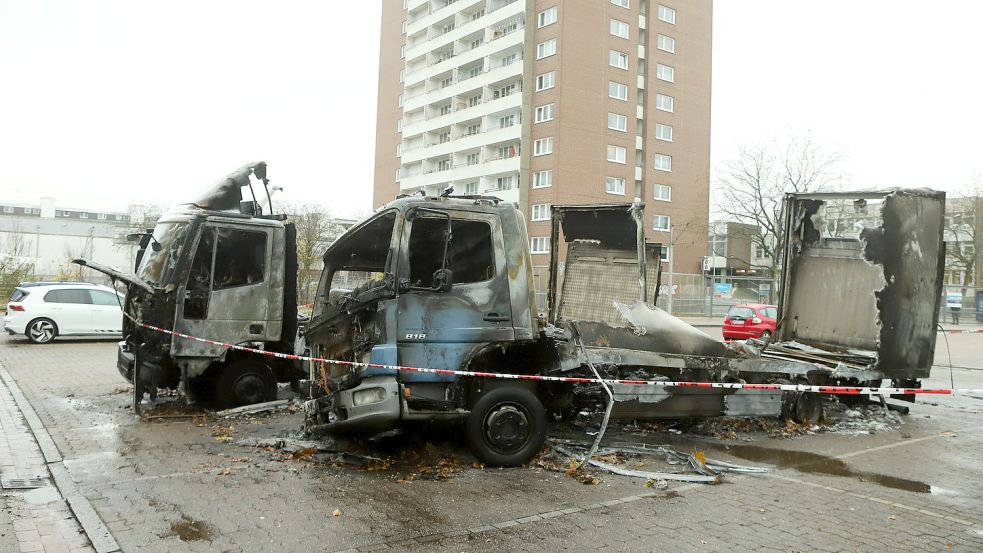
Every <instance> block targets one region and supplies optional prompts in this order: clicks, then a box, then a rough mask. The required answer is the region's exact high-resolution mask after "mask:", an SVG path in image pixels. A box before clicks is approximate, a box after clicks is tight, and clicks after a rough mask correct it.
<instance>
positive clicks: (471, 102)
mask: <svg viewBox="0 0 983 553" xmlns="http://www.w3.org/2000/svg"><path fill="white" fill-rule="evenodd" d="M480 103H481V94H475V95H474V96H472V97H470V98H468V107H469V108H473V107H474V106H476V105H478V104H480Z"/></svg>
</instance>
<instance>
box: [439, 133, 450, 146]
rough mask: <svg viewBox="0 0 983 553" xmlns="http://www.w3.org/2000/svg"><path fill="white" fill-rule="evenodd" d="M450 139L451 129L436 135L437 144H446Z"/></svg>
mask: <svg viewBox="0 0 983 553" xmlns="http://www.w3.org/2000/svg"><path fill="white" fill-rule="evenodd" d="M450 141H451V131H446V132H442V133H440V134H438V135H437V143H438V144H446V143H448V142H450Z"/></svg>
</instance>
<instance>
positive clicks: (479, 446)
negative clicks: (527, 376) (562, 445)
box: [466, 387, 546, 467]
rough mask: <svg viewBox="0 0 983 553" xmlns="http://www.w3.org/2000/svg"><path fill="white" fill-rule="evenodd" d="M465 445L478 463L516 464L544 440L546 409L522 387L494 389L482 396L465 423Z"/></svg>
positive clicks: (530, 453) (537, 447)
mask: <svg viewBox="0 0 983 553" xmlns="http://www.w3.org/2000/svg"><path fill="white" fill-rule="evenodd" d="M466 434H467V440H468V446H469V447H470V448H471V451H472V452H473V453H474V454H475V456H476V457H478V459H480V460H481V462H483V463H485V464H486V465H488V466H494V467H517V466H520V465H522V464H523V463H526V462H528V461H529V459H532V457H533V455H535V454H536V453H538V452H539V450H540V448H542V447H543V442H545V441H546V410H545V409H544V408H543V404H542V403H541V402H540V401H539V399H538V398H537V397H536V396H535V394H533V393H532V392H530V391H529V390H527V389H525V388H518V387H504V388H496V389H494V390H491V391H490V392H488V393H486V394H485V395H483V396H481V399H479V400H478V401H477V403H475V404H474V406H473V407H472V408H471V415H470V416H468V420H467V423H466Z"/></svg>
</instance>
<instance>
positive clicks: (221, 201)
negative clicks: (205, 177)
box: [192, 161, 266, 212]
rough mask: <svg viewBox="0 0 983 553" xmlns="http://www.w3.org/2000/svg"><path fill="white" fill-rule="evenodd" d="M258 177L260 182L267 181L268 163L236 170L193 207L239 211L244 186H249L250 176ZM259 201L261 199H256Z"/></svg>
mask: <svg viewBox="0 0 983 553" xmlns="http://www.w3.org/2000/svg"><path fill="white" fill-rule="evenodd" d="M250 175H256V178H258V179H260V180H266V162H264V161H258V162H255V163H250V164H248V165H243V166H242V167H240V168H239V169H236V170H235V171H233V172H232V173H230V174H229V175H228V176H226V177H225V178H224V179H222V180H220V181H218V182H216V183H215V184H213V185H212V187H211V188H209V189H208V191H207V192H205V193H204V194H202V195H201V196H200V197H198V199H196V200H195V201H194V202H192V205H194V206H195V207H197V208H199V209H207V210H211V211H236V212H238V211H239V202H241V201H242V199H243V198H242V190H241V188H242V187H243V186H249V184H250V182H249V176H250ZM255 199H256V200H259V198H255Z"/></svg>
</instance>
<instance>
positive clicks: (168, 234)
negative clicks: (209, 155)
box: [75, 162, 304, 407]
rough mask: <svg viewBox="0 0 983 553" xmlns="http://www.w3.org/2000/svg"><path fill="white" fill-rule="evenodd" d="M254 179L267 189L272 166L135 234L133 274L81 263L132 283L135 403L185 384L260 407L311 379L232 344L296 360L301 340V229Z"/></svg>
mask: <svg viewBox="0 0 983 553" xmlns="http://www.w3.org/2000/svg"><path fill="white" fill-rule="evenodd" d="M253 178H255V179H256V180H258V181H259V182H261V183H262V188H261V189H260V190H261V191H265V190H267V184H268V182H267V179H266V164H265V163H263V162H259V163H253V164H250V165H246V166H244V167H242V168H240V169H239V170H237V171H235V172H233V173H232V174H230V175H228V176H227V177H226V178H224V179H222V180H221V181H219V182H218V183H216V184H215V185H214V186H213V187H211V188H210V189H209V190H208V191H207V192H206V193H205V194H203V195H201V197H199V198H198V199H196V200H195V201H193V202H190V203H187V204H182V205H178V206H176V207H175V208H173V209H172V210H170V211H168V212H167V213H166V214H164V215H163V216H162V217H160V219H159V220H158V221H157V224H156V226H155V227H154V228H153V229H148V230H147V232H145V233H136V234H134V235H131V239H134V240H137V241H139V243H140V249H139V250H138V252H137V256H136V263H135V267H134V272H133V273H125V272H122V271H119V270H117V269H114V268H110V267H105V266H102V265H99V264H98V263H95V262H92V261H89V260H85V259H79V260H75V262H76V263H78V264H80V265H83V266H86V267H90V268H92V269H95V270H98V271H101V272H104V273H106V274H107V275H109V276H110V277H112V278H113V279H114V280H120V281H123V282H125V283H126V286H127V293H126V300H125V304H124V306H123V309H124V313H125V316H124V320H123V340H122V341H120V342H119V348H118V353H117V366H118V368H119V371H120V373H121V374H122V375H123V377H124V378H126V379H127V380H128V381H130V382H132V383H133V384H134V400H135V401H134V404H135V406H137V407H138V406H139V403H140V398H142V396H143V394H144V393H145V392H146V393H149V394H150V396H151V397H152V398H153V397H155V396H156V392H157V389H158V388H171V389H177V388H179V387H180V386H182V384H183V388H182V390H183V391H184V392H185V393H186V394H187V395H188V396H189V397H192V398H195V399H209V400H214V401H215V402H216V403H218V404H220V405H222V406H235V405H243V404H248V403H256V402H261V401H268V400H272V399H275V395H276V383H277V382H278V381H293V380H297V379H299V378H303V376H304V373H303V369H302V367H301V366H300V364H299V363H298V362H295V361H289V360H286V359H279V358H274V357H266V356H259V355H256V354H250V353H244V352H239V351H236V350H234V349H232V348H230V347H228V345H227V344H232V345H246V346H250V347H255V348H259V349H264V350H267V351H273V352H282V353H293V350H294V342H295V340H296V330H297V302H296V279H295V275H296V232H295V230H294V227H293V225H292V224H285V223H284V221H283V219H284V217H282V216H275V215H269V214H263V213H262V209H263V206H262V204H261V203H260V201H258V200H257V196H256V194H255V190H254V188H253V187H254V186H258V184H257V183H254V182H253V181H252V180H251V179H253ZM243 191H248V194H249V196H244V194H243ZM264 199H265V200H267V202H268V201H269V195H268V192H267V193H266V197H265V198H264ZM144 325H147V326H154V327H158V328H161V329H165V330H170V331H173V332H177V333H182V334H186V335H190V336H195V337H201V338H207V339H209V340H212V341H214V342H220V343H206V342H202V341H197V340H191V339H188V338H183V337H180V336H175V335H172V334H168V333H164V332H160V331H158V330H153V329H149V328H147V327H146V326H144Z"/></svg>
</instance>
